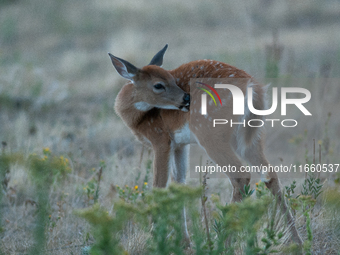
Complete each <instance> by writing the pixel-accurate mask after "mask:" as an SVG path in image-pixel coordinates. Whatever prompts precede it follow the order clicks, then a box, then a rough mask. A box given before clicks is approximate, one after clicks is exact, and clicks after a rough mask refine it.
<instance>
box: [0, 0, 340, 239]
mask: <svg viewBox="0 0 340 255" xmlns="http://www.w3.org/2000/svg"><path fill="white" fill-rule="evenodd" d="M339 31H340V1H338V0H323V1H317V0H276V1H274V0H253V1H232V0H223V1H222V0H218V1H213V2H208V1H203V0H195V1H194V0H188V1H180V0H169V1H163V2H160V1H156V0H131V1H124V0H110V1H109V0H92V1H90V0H74V1H66V0H53V1H43V0H29V1H23V0H0V141H4V142H6V143H3V146H4V147H6V150H8V151H12V152H16V151H21V152H24V153H26V154H29V153H40V154H41V151H42V148H44V147H48V148H49V149H50V150H51V151H52V152H53V153H56V154H63V155H66V156H67V158H69V159H70V161H71V162H72V164H73V165H72V171H73V174H74V176H77V178H78V177H79V178H80V179H76V181H74V183H73V185H75V186H77V185H79V187H75V188H74V189H75V190H73V191H74V192H76V191H77V190H76V189H78V188H79V189H80V190H82V188H81V185H83V184H84V183H85V184H86V181H87V180H89V178H90V177H91V176H92V172H91V171H90V169H92V168H94V167H98V166H99V162H100V160H105V162H106V164H107V166H108V170H109V171H107V172H105V173H103V175H104V177H105V184H103V186H102V189H103V194H110V192H111V191H112V187H113V186H114V185H116V184H117V183H119V184H120V185H124V184H129V185H131V183H133V181H134V180H135V179H136V171H135V169H136V168H138V167H139V168H140V164H141V163H140V162H141V161H140V158H141V157H140V151H141V146H140V145H139V143H138V142H136V141H135V139H134V137H133V136H132V135H131V132H130V131H129V130H128V129H127V128H126V127H125V126H124V125H123V123H122V121H121V120H120V118H118V117H117V116H116V114H115V112H114V110H113V105H114V100H115V97H116V95H117V93H118V91H119V90H120V89H121V87H122V86H123V84H124V83H125V80H124V79H123V78H121V77H120V76H119V75H118V74H117V73H116V71H115V70H114V68H113V66H112V64H111V62H110V59H109V57H108V55H107V52H110V53H112V54H114V55H116V56H118V57H121V58H124V59H126V60H128V61H129V62H131V63H133V64H135V65H136V66H137V67H142V66H144V65H146V64H148V63H149V61H150V60H151V58H152V57H153V55H154V54H155V53H156V52H157V51H159V50H160V49H161V48H162V47H164V45H165V44H166V43H168V44H169V48H168V51H167V52H166V54H165V58H164V64H163V67H164V68H165V69H173V68H176V67H178V66H179V65H181V64H183V63H186V62H189V61H192V60H197V59H215V60H218V61H223V62H226V63H229V64H231V65H234V66H236V67H238V68H240V69H243V70H245V71H246V72H248V73H249V74H251V75H252V76H254V77H255V78H257V79H259V80H262V79H265V78H275V79H276V78H279V79H281V80H282V79H284V80H287V79H290V78H292V79H293V78H296V79H301V78H302V79H303V81H304V83H305V84H303V85H296V84H295V86H297V87H306V88H308V89H310V91H311V93H312V100H313V101H312V102H311V104H310V107H311V108H310V111H311V112H312V113H313V118H310V119H308V120H306V121H303V122H302V123H303V124H301V125H299V127H298V128H296V129H294V130H293V131H287V130H282V129H275V130H271V131H268V133H267V157H268V159H269V160H270V161H271V162H273V163H279V162H282V161H283V162H285V163H294V162H297V161H299V162H303V161H304V155H305V154H306V150H307V154H308V153H309V154H308V155H309V157H311V154H310V152H311V151H312V139H316V142H317V143H318V142H319V144H323V146H324V151H325V152H326V153H327V154H326V155H327V157H328V156H329V157H330V158H329V159H328V161H329V162H333V163H336V162H335V159H336V160H337V161H338V159H339V157H338V155H339V137H340V116H339V114H340V111H339V109H340V103H339V98H340V86H339V78H340V77H339V76H340V33H339ZM316 79H322V83H320V82H316ZM278 86H280V85H278ZM297 118H298V117H297ZM327 121H328V122H327ZM268 148H269V149H268ZM308 151H309V152H308ZM147 159H152V155H151V154H150V153H144V159H143V160H144V161H145V160H147ZM338 162H339V161H338ZM142 166H144V164H142ZM141 171H142V172H143V171H144V172H145V171H146V170H145V168H144V167H142V170H141ZM144 172H143V173H144ZM81 178H84V179H81ZM222 181H223V183H224V184H223V183H222V184H220V186H223V185H226V183H225V180H222ZM27 183H29V182H28V179H27V174H26V173H25V171H24V170H23V169H21V168H14V169H13V171H12V177H11V180H10V183H9V184H8V185H9V186H10V187H13V189H14V190H15V194H16V195H17V197H18V199H19V197H21V201H25V199H27V198H28V197H29V196H30V195H31V194H32V192H30V191H29V187H28V186H29V185H27ZM112 185H113V186H112ZM217 186H218V185H217ZM217 186H216V187H217ZM70 189H71V188H70ZM216 189H217V188H216ZM221 189H223V190H225V188H221ZM65 190H67V189H65ZM229 191H231V189H230V188H229ZM79 192H81V191H79ZM19 194H21V195H19ZM79 194H80V195H79V196H81V193H79ZM229 195H230V194H226V196H225V197H223V198H222V199H224V200H229ZM72 201H73V202H72V206H73V207H77V206H78V207H81V206H82V205H81V203H80V202H79V201H80V200H79V201H78V200H77V199H75V198H74V199H73V200H72ZM19 204H20V203H19ZM9 236H10V235H8V237H9ZM77 238H78V237H77ZM79 238H80V237H79ZM18 245H19V244H18ZM14 246H15V245H14ZM19 246H20V245H19Z"/></svg>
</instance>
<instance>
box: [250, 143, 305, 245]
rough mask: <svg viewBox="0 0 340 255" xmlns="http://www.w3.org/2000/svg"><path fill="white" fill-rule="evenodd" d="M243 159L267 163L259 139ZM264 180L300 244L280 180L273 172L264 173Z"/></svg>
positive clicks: (263, 164)
mask: <svg viewBox="0 0 340 255" xmlns="http://www.w3.org/2000/svg"><path fill="white" fill-rule="evenodd" d="M244 159H245V160H247V161H248V163H249V164H250V165H252V166H261V165H262V166H268V165H269V162H268V160H267V159H266V157H265V155H264V152H263V144H262V142H261V140H255V141H254V142H253V143H252V145H251V146H249V147H248V148H247V149H246V150H245V152H244ZM264 182H265V184H266V186H267V188H268V189H269V190H270V191H271V192H272V194H273V195H274V196H276V197H277V201H278V203H279V204H280V205H281V210H282V213H283V214H286V215H287V221H288V226H289V227H290V231H291V234H292V239H293V240H294V241H295V242H296V243H298V244H302V239H301V237H300V235H299V233H298V231H297V229H296V226H295V220H294V218H293V216H292V214H291V212H290V211H289V209H288V207H287V205H286V202H285V200H284V197H283V196H282V191H281V188H280V181H279V178H278V176H277V174H276V173H275V172H268V173H267V174H266V175H265V178H264Z"/></svg>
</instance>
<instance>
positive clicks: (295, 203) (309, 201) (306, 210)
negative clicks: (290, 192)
mask: <svg viewBox="0 0 340 255" xmlns="http://www.w3.org/2000/svg"><path fill="white" fill-rule="evenodd" d="M315 203H316V200H315V199H314V198H313V197H312V196H305V195H301V196H299V197H297V198H291V207H292V208H293V209H294V210H301V211H302V214H303V215H304V216H305V218H306V229H307V240H306V241H305V243H304V246H303V248H304V251H305V253H306V254H307V255H309V254H312V244H313V233H312V227H311V219H310V211H311V210H312V208H313V207H314V205H315Z"/></svg>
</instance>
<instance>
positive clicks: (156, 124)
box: [109, 45, 302, 244]
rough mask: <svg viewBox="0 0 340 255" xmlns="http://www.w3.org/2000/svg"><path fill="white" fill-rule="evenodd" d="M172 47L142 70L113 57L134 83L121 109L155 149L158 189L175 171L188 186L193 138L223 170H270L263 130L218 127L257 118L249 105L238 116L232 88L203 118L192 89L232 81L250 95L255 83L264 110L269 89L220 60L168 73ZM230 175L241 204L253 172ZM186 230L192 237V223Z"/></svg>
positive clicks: (269, 180)
mask: <svg viewBox="0 0 340 255" xmlns="http://www.w3.org/2000/svg"><path fill="white" fill-rule="evenodd" d="M167 47H168V45H166V46H165V47H164V48H163V49H162V50H161V51H159V52H158V53H157V54H156V55H155V56H154V57H153V59H152V60H151V62H150V64H149V65H147V66H144V67H143V68H141V69H139V68H137V67H135V66H134V65H132V64H130V63H129V62H127V61H126V60H123V59H120V58H118V57H115V56H113V55H112V54H110V53H109V56H110V58H111V61H112V63H113V65H114V67H115V68H116V70H117V72H118V73H119V74H120V75H121V76H122V77H123V78H125V79H128V80H129V82H128V83H127V84H125V85H124V86H123V88H122V89H121V91H120V92H119V94H118V96H117V98H116V102H115V110H116V112H117V114H118V115H119V116H120V117H121V118H122V120H123V121H124V122H125V124H126V125H127V126H128V127H129V128H130V129H131V130H132V132H133V133H134V134H135V135H136V137H137V138H138V139H139V140H140V141H141V142H143V143H146V144H148V145H150V146H151V147H152V149H153V152H154V162H153V163H154V167H153V169H154V175H153V186H154V187H166V185H167V182H168V178H169V175H170V172H171V173H172V174H173V179H174V180H175V181H177V182H179V183H184V182H185V177H186V168H187V158H188V149H187V147H188V146H187V145H188V144H190V134H192V135H193V137H195V138H196V141H197V142H198V143H199V144H200V145H201V146H202V147H203V148H204V149H205V151H206V152H207V154H208V156H209V157H210V158H211V159H212V160H213V161H214V162H215V163H216V164H218V165H220V166H227V165H231V166H235V167H236V168H237V169H240V167H241V166H242V164H241V161H240V160H239V157H241V158H243V159H244V160H246V161H247V162H248V163H249V164H250V165H256V166H261V165H262V166H268V165H269V162H268V160H267V159H266V157H265V155H264V152H263V144H264V143H263V141H264V139H263V134H262V132H261V130H260V128H251V127H249V126H247V127H243V126H242V125H237V126H235V125H234V126H233V127H228V128H226V127H225V125H217V126H216V127H213V125H212V119H214V118H217V119H220V118H221V116H223V119H230V120H233V121H234V122H237V121H240V119H243V120H248V119H251V118H254V117H255V116H256V115H254V114H253V113H251V112H250V111H249V109H248V108H247V105H245V114H244V115H243V116H241V117H240V116H233V113H232V109H233V108H232V106H233V100H232V97H231V96H230V94H229V91H227V90H226V89H225V90H223V91H221V93H222V94H221V93H220V95H221V98H223V100H222V101H223V105H222V101H221V105H220V106H218V107H217V106H214V107H215V108H214V109H213V108H212V106H209V107H210V109H209V111H208V114H207V115H202V114H201V113H202V112H201V104H200V102H198V101H197V100H193V98H200V97H199V95H200V94H202V90H200V89H197V84H192V85H190V79H191V78H195V79H197V78H201V79H204V78H210V79H211V78H220V79H223V78H228V79H231V78H232V79H233V82H232V84H234V85H236V86H237V87H238V88H240V89H241V90H242V91H243V93H244V94H245V95H247V93H246V91H247V87H249V84H252V87H253V90H252V91H253V95H252V99H253V106H254V107H255V108H256V109H258V110H261V109H265V99H264V97H265V95H264V94H265V91H264V86H262V85H261V84H258V83H256V81H255V80H253V78H252V77H251V76H250V75H249V74H247V73H246V72H245V71H243V70H240V69H237V68H236V67H233V66H231V65H228V64H225V63H222V62H217V61H214V60H197V61H192V62H189V63H187V64H183V65H181V66H180V67H178V68H176V69H173V70H170V71H167V70H165V69H163V68H161V65H162V63H163V56H164V53H165V51H166V49H167ZM190 86H191V89H190ZM193 86H196V87H193ZM198 93H200V94H198ZM223 93H224V94H223ZM189 111H190V113H189ZM259 118H262V117H261V116H256V119H259ZM227 175H228V177H229V179H230V181H231V184H232V185H233V196H232V201H234V202H235V201H240V200H241V199H242V195H241V190H243V188H244V185H248V183H249V182H250V173H232V172H230V173H227ZM265 177H266V180H265V181H266V185H267V187H268V188H269V189H270V190H271V192H272V193H273V194H274V195H276V196H278V200H279V202H282V203H281V204H282V210H283V213H285V212H287V215H288V222H289V224H291V225H290V226H291V233H292V238H293V240H295V241H296V242H297V243H299V244H301V243H302V240H301V238H300V236H299V234H298V232H297V230H296V228H295V224H294V220H293V218H292V216H291V214H290V212H289V211H287V210H288V209H287V206H286V204H285V203H284V201H283V200H284V199H283V197H282V194H281V190H280V184H279V180H278V177H277V174H276V173H275V172H270V173H268V174H267V175H266V176H265ZM184 220H185V217H184ZM184 229H185V234H186V237H187V238H188V234H187V230H186V224H184Z"/></svg>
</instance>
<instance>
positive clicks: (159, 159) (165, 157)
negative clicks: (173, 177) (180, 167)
mask: <svg viewBox="0 0 340 255" xmlns="http://www.w3.org/2000/svg"><path fill="white" fill-rule="evenodd" d="M153 152H154V162H153V187H157V188H165V187H166V184H167V182H168V177H169V167H170V160H171V146H170V141H166V142H164V143H163V142H162V141H159V142H158V143H157V144H155V145H154V146H153Z"/></svg>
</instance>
